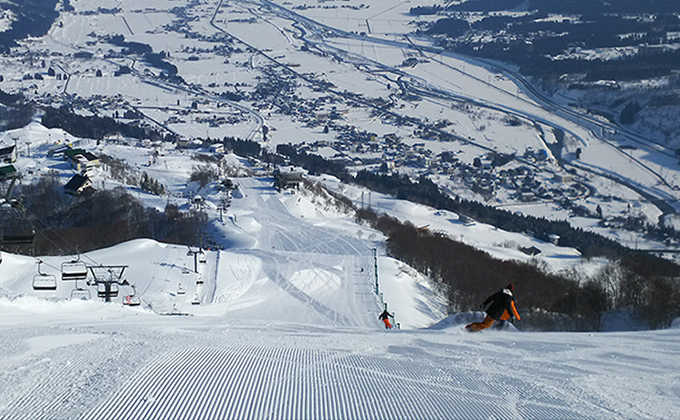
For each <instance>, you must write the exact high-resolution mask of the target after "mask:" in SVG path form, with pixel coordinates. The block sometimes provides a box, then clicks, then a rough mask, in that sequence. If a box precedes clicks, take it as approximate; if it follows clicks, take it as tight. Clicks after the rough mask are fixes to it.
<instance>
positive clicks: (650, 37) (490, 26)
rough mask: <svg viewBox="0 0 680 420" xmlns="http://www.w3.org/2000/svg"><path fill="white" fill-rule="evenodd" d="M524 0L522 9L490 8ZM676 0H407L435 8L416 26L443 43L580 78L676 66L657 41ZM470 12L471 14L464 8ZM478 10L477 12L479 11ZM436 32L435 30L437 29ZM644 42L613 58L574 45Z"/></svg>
mask: <svg viewBox="0 0 680 420" xmlns="http://www.w3.org/2000/svg"><path fill="white" fill-rule="evenodd" d="M520 4H528V6H527V7H528V10H530V11H531V12H529V13H526V14H511V13H498V12H501V11H506V12H507V11H511V10H514V8H515V7H518V6H519V5H520ZM678 10H680V2H679V1H676V0H674V1H664V2H661V1H650V2H633V1H627V0H618V1H611V2H606V3H605V2H591V1H582V0H579V1H574V2H558V1H554V0H531V1H528V2H522V1H500V0H489V1H486V0H485V1H480V0H471V1H467V2H463V3H456V4H449V5H447V6H443V5H435V6H415V7H413V8H412V9H411V11H410V13H411V14H414V15H431V14H437V15H440V16H442V18H441V19H438V20H437V21H436V22H435V23H433V24H432V25H431V26H429V27H422V28H421V29H420V31H421V32H423V33H426V34H429V35H434V36H439V37H440V45H441V46H442V47H444V48H447V49H450V50H453V51H456V52H459V53H463V54H467V55H471V56H477V57H483V58H492V59H496V60H499V61H504V62H507V63H512V64H516V65H517V66H519V67H520V72H521V73H522V74H525V75H528V76H533V77H536V78H538V79H542V80H545V81H557V80H558V79H559V78H560V76H562V75H564V74H579V75H585V80H588V81H597V80H619V81H625V80H640V79H647V78H654V77H663V76H668V75H670V74H672V73H673V72H674V71H677V70H680V54H678V52H677V50H675V49H666V48H661V47H660V46H662V45H665V44H667V43H669V42H672V41H673V40H672V39H669V34H673V33H677V32H678V31H680V18H679V17H678V15H677V11H678ZM471 13H475V15H474V16H475V19H472V18H471V17H470V16H472V15H468V14H471ZM479 14H481V19H479V17H480V16H479ZM442 36H443V37H442ZM640 45H644V46H659V48H656V49H653V48H652V49H650V48H647V47H645V49H643V50H642V51H644V52H641V53H638V54H628V55H624V56H622V57H619V58H618V59H616V60H607V59H596V60H593V59H583V58H582V57H579V56H577V55H574V54H572V53H573V52H575V51H578V50H581V49H588V50H596V49H600V48H609V49H615V48H623V47H635V48H637V47H639V46H640Z"/></svg>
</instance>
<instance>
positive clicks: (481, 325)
mask: <svg viewBox="0 0 680 420" xmlns="http://www.w3.org/2000/svg"><path fill="white" fill-rule="evenodd" d="M493 321H494V320H493V318H491V317H490V316H489V315H487V316H486V318H484V321H482V322H474V323H472V324H470V325H468V326H467V327H466V328H468V329H471V330H472V331H481V330H484V329H487V328H489V327H490V326H492V325H493Z"/></svg>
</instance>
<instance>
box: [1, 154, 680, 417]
mask: <svg viewBox="0 0 680 420" xmlns="http://www.w3.org/2000/svg"><path fill="white" fill-rule="evenodd" d="M116 147H118V156H120V157H124V156H128V155H126V153H130V155H129V157H130V160H132V156H133V155H134V154H133V151H134V148H132V147H123V146H116ZM231 159H233V162H234V164H236V163H237V162H238V160H237V159H235V158H234V157H233V156H232V157H231ZM168 160H170V161H172V162H173V163H172V164H173V165H177V166H179V167H185V168H186V167H187V165H189V162H191V161H190V160H189V158H188V157H186V156H184V157H181V156H174V157H173V156H168ZM48 162H49V161H45V162H44V163H48ZM241 164H244V165H245V164H246V163H245V162H241ZM158 166H159V167H158V168H156V169H157V172H155V175H156V176H158V177H159V178H161V177H162V174H163V172H162V168H163V167H164V165H158ZM171 166H172V165H171ZM178 173H180V174H181V173H182V172H181V171H176V170H174V171H173V170H168V171H167V172H166V176H167V177H168V178H167V179H163V180H164V181H165V182H168V183H170V182H169V181H170V178H169V177H171V176H173V175H174V176H178V175H176V174H178ZM235 180H236V182H237V183H238V184H239V188H238V189H237V190H236V191H234V193H233V199H232V206H231V207H230V209H229V212H228V214H227V215H225V216H224V218H223V219H222V221H219V219H218V215H217V214H216V213H214V210H208V213H209V216H210V219H211V225H212V226H213V227H212V229H213V235H214V236H216V237H218V238H220V239H219V240H220V241H221V243H222V245H223V246H224V247H225V248H224V249H223V250H220V251H215V250H212V251H211V250H205V251H204V254H199V255H200V256H199V257H197V259H194V255H192V254H188V248H187V247H182V246H174V245H166V244H160V243H157V242H155V241H151V240H145V239H140V240H134V241H131V242H127V243H124V244H120V245H117V246H115V247H112V248H109V249H103V250H98V251H94V252H89V253H86V254H84V255H82V256H81V257H80V261H83V262H86V264H87V265H88V266H98V265H104V266H107V265H110V266H115V265H126V266H127V269H126V271H125V272H124V277H125V278H126V279H127V280H128V282H129V283H131V284H134V285H135V286H136V289H137V292H138V296H139V297H140V298H141V302H142V304H141V305H140V306H138V307H126V306H123V305H122V302H123V301H124V299H125V296H127V295H129V294H131V293H132V292H133V290H132V288H131V287H126V286H121V287H120V293H119V295H118V296H117V297H115V298H114V299H113V302H111V303H104V302H102V301H101V299H98V298H96V294H97V292H96V289H95V288H91V287H87V286H86V285H85V284H84V283H85V282H84V281H83V282H81V283H80V284H79V285H77V284H75V283H74V282H73V281H62V280H61V272H62V264H69V263H70V261H71V260H72V258H73V257H72V256H63V257H47V256H46V257H41V260H42V261H43V263H42V264H41V265H40V267H39V269H40V272H39V271H38V266H37V259H36V258H31V257H25V256H18V255H12V254H9V253H5V252H3V254H2V257H3V258H2V263H0V336H2V340H1V341H0V384H1V385H0V419H3V420H5V419H7V420H9V419H12V420H14V419H36V418H41V419H75V418H82V419H163V420H165V419H223V418H228V419H241V418H253V419H256V418H263V419H264V418H268V419H376V418H399V419H438V418H439V419H488V418H498V419H538V420H542V419H627V418H650V419H673V418H675V416H676V414H677V412H678V410H680V375H679V374H678V371H679V369H678V368H679V367H680V362H678V360H680V357H679V356H680V347H679V346H678V344H677V343H678V340H679V339H680V329H679V328H678V327H677V326H676V327H674V328H671V329H668V330H664V331H653V332H651V331H639V332H617V333H591V334H585V333H582V334H575V333H532V332H520V331H518V330H512V331H496V330H487V331H485V332H483V333H479V334H471V333H467V332H464V331H463V329H462V327H463V325H464V324H465V323H466V322H469V321H471V320H473V319H480V317H481V316H482V314H481V313H475V314H459V315H456V316H452V317H446V314H445V309H444V304H443V300H442V299H441V298H440V297H438V295H437V293H436V292H435V291H434V290H433V288H432V285H431V284H430V283H429V281H428V280H427V279H425V278H423V277H422V276H420V275H419V274H418V273H417V272H415V271H414V270H413V269H411V268H410V267H407V266H404V265H403V264H401V263H399V262H397V261H394V260H392V259H390V258H388V257H386V256H385V255H384V251H382V245H381V241H382V237H381V235H380V234H379V233H377V232H374V231H371V230H370V229H367V228H365V227H362V226H359V225H356V224H354V223H353V221H352V220H351V217H350V216H348V215H346V214H344V213H342V212H339V211H337V210H335V209H333V208H332V207H328V206H327V205H325V204H324V202H323V201H322V200H320V199H319V197H316V196H313V195H310V194H309V193H308V192H305V191H301V192H299V193H297V194H280V193H277V192H276V191H275V190H274V189H273V188H272V187H271V178H266V177H263V178H236V179H235ZM319 181H323V182H325V183H327V184H328V185H329V186H330V187H333V188H334V189H336V190H342V191H344V193H346V194H347V195H348V196H349V197H350V198H353V199H356V198H358V197H359V196H360V191H359V190H356V189H353V188H350V187H348V186H343V185H341V184H337V183H336V182H334V181H333V180H332V179H330V178H327V179H319ZM107 182H112V181H110V180H109V181H107ZM199 192H201V193H203V194H204V195H205V197H206V199H207V200H208V201H211V200H215V199H216V198H217V197H215V196H213V195H212V194H211V193H210V190H209V188H207V189H205V190H201V191H199ZM140 197H141V198H143V199H144V196H143V195H140ZM371 201H372V204H373V205H374V206H377V207H379V208H381V209H382V210H384V211H386V212H388V213H389V214H392V215H394V216H395V217H400V218H402V219H403V220H411V221H413V222H414V223H419V222H420V221H421V220H429V222H430V223H432V224H433V225H432V228H437V229H442V230H445V229H449V231H448V232H449V234H450V235H452V236H455V235H457V234H456V233H455V232H458V235H461V237H462V238H464V240H465V241H470V242H471V243H474V244H476V245H477V246H479V247H480V248H483V249H485V250H487V251H488V252H491V253H492V254H493V255H496V256H497V257H499V258H515V259H520V258H522V256H521V255H523V254H521V253H519V252H518V251H516V250H514V249H513V248H512V247H509V246H508V245H507V243H509V242H516V243H518V244H521V245H528V244H535V245H537V246H541V247H542V248H543V249H544V250H545V256H544V258H545V260H546V261H547V262H548V263H549V264H551V265H554V266H555V267H556V269H557V268H559V267H560V266H562V267H564V266H569V265H571V266H578V265H582V262H581V261H580V259H579V258H578V255H577V253H575V251H573V250H569V249H563V248H562V249H561V248H558V247H552V246H547V244H542V243H538V242H535V241H533V240H532V239H531V238H529V237H525V236H523V235H518V234H511V233H505V232H502V231H497V230H495V231H494V230H493V228H491V227H485V226H484V225H481V224H477V225H474V226H465V225H464V224H462V223H459V222H458V221H457V216H456V215H455V214H450V213H446V212H436V211H434V210H432V209H428V208H426V207H423V206H418V205H414V204H410V203H407V202H403V201H399V200H394V199H390V198H389V197H381V196H378V195H372V196H371ZM532 241H533V242H532ZM499 242H504V243H505V245H503V244H501V243H499ZM372 248H377V249H378V273H379V275H378V278H379V287H380V292H381V293H382V299H384V301H385V302H386V303H388V305H389V309H390V310H391V311H393V312H394V313H395V321H396V322H397V323H399V324H400V327H401V329H399V330H397V329H393V330H385V329H384V328H383V327H382V324H381V323H380V321H378V319H377V315H378V314H379V312H380V310H381V304H382V301H381V300H380V299H381V298H380V297H379V296H377V295H376V294H375V293H374V281H375V277H374V274H373V273H374V260H373V258H372V253H371V249H372ZM194 250H196V249H194ZM524 258H528V257H526V256H524ZM203 261H205V262H203ZM39 273H42V274H44V275H47V276H50V275H51V276H53V278H54V279H55V281H56V284H57V289H56V290H55V291H47V290H38V291H36V290H33V288H32V287H31V286H32V282H33V281H34V280H35V279H36V278H38V279H42V277H40V274H39ZM90 277H91V276H90ZM78 286H79V288H80V289H83V290H85V291H89V292H90V294H91V296H92V299H91V300H81V298H82V297H83V295H84V294H85V292H84V291H83V290H78V288H77V287H78ZM517 296H518V297H517V299H518V304H519V308H520V312H521V310H522V304H521V302H522V300H521V290H518V291H517ZM517 326H518V328H519V329H520V330H521V329H522V328H523V327H522V324H521V322H519V323H518V324H517Z"/></svg>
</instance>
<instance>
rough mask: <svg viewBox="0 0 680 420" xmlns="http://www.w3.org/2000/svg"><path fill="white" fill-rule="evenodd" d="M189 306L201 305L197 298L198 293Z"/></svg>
mask: <svg viewBox="0 0 680 420" xmlns="http://www.w3.org/2000/svg"><path fill="white" fill-rule="evenodd" d="M191 304H192V305H200V304H201V300H200V299H199V298H198V293H196V296H194V298H193V299H192V300H191Z"/></svg>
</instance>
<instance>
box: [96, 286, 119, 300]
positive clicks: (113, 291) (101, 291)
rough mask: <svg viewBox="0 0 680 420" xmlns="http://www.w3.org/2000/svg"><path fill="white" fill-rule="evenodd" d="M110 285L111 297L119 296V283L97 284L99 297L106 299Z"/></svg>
mask: <svg viewBox="0 0 680 420" xmlns="http://www.w3.org/2000/svg"><path fill="white" fill-rule="evenodd" d="M107 284H109V285H110V287H111V291H110V292H109V296H110V297H116V296H118V284H117V283H97V297H100V298H105V297H106V285H107Z"/></svg>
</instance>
